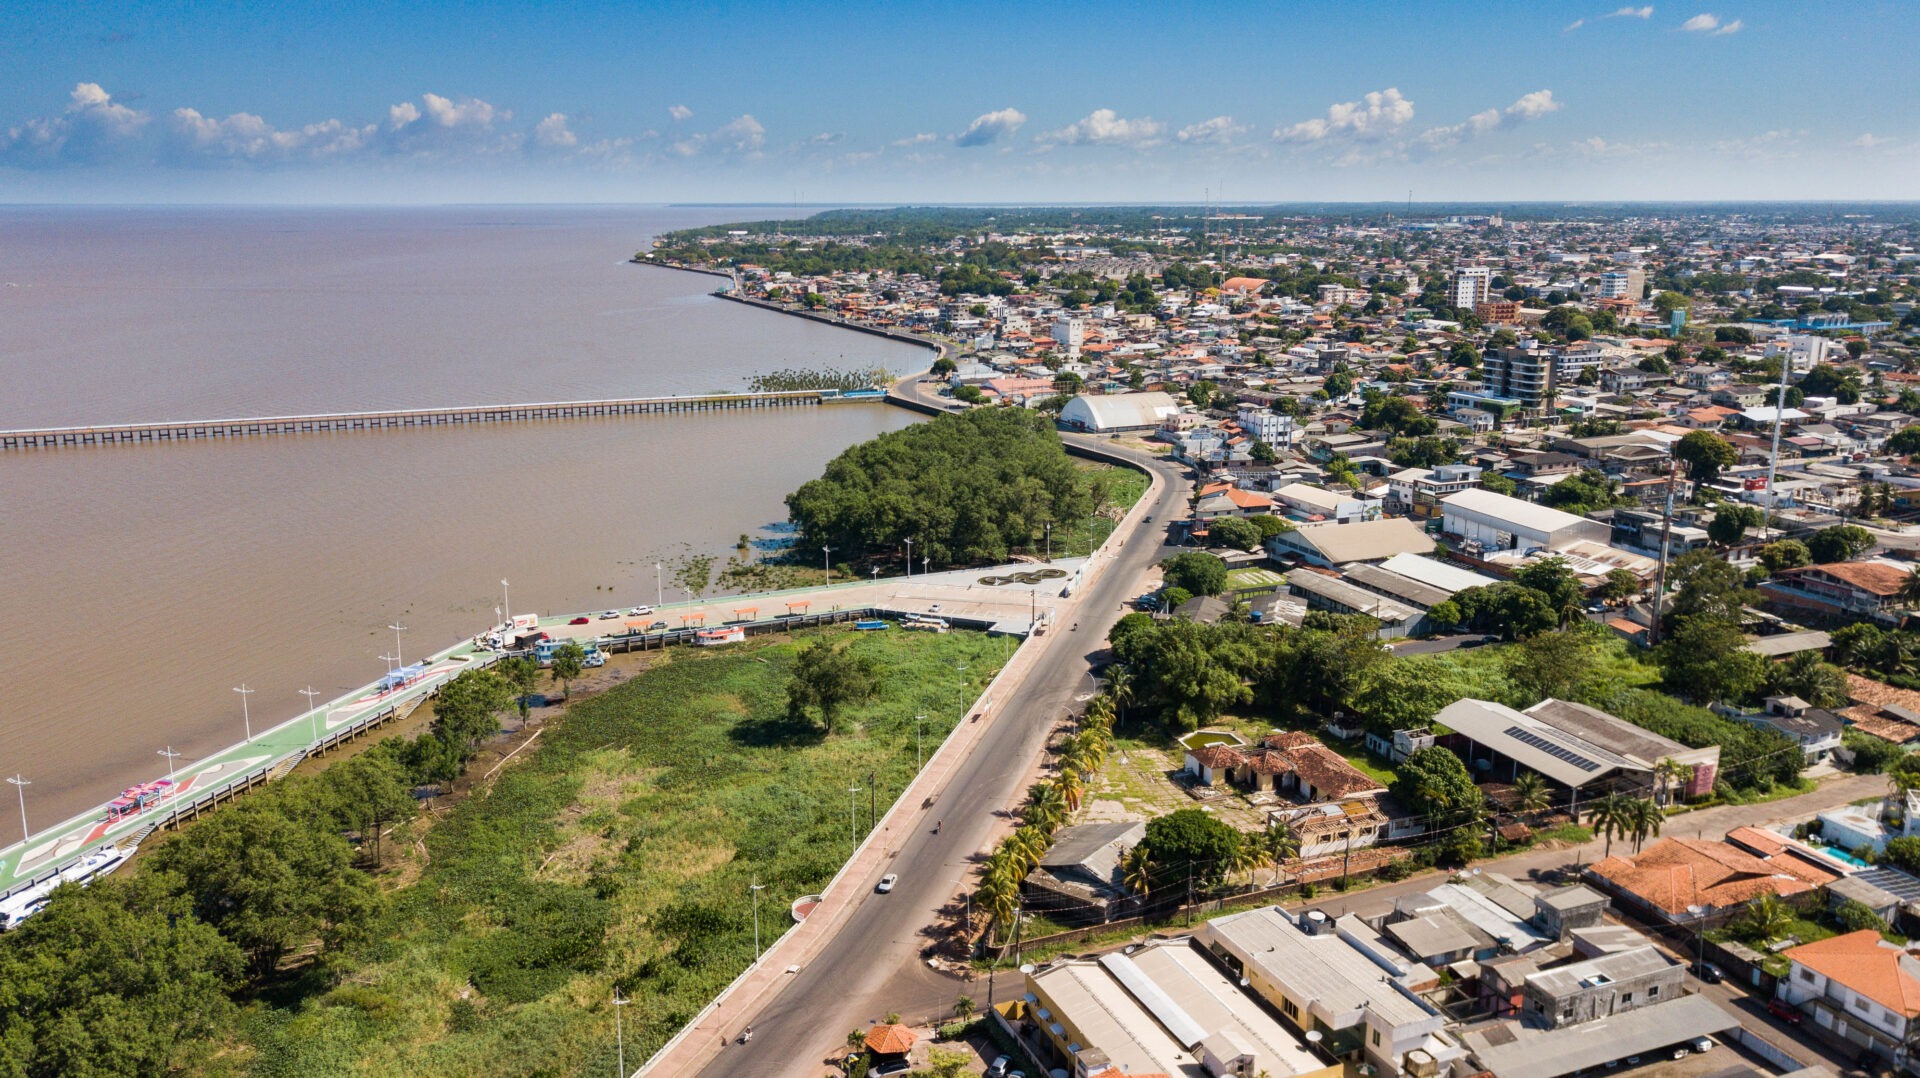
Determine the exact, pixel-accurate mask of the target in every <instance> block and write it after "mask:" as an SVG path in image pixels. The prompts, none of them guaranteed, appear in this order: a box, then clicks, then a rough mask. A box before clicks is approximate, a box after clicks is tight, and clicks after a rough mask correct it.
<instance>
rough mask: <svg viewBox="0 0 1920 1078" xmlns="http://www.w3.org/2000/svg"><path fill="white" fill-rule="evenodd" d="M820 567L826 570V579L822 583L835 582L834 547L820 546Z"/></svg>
mask: <svg viewBox="0 0 1920 1078" xmlns="http://www.w3.org/2000/svg"><path fill="white" fill-rule="evenodd" d="M820 567H821V569H823V570H825V572H826V579H825V580H823V581H821V583H823V584H831V583H833V548H832V547H830V546H823V547H821V548H820Z"/></svg>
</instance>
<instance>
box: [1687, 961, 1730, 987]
mask: <svg viewBox="0 0 1920 1078" xmlns="http://www.w3.org/2000/svg"><path fill="white" fill-rule="evenodd" d="M1693 975H1694V976H1696V977H1698V978H1700V979H1701V980H1703V981H1705V982H1707V983H1708V984H1719V983H1720V982H1721V981H1724V980H1726V979H1727V975H1726V972H1725V971H1724V970H1722V969H1721V968H1720V967H1719V966H1716V965H1714V964H1713V963H1711V962H1702V963H1700V964H1698V965H1696V966H1694V967H1693Z"/></svg>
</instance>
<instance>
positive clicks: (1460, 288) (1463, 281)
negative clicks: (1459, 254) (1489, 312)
mask: <svg viewBox="0 0 1920 1078" xmlns="http://www.w3.org/2000/svg"><path fill="white" fill-rule="evenodd" d="M1492 292H1493V271H1492V270H1490V269H1488V268H1487V267H1485V266H1461V267H1459V268H1458V269H1456V270H1454V271H1453V284H1452V285H1451V286H1450V287H1448V289H1447V301H1448V304H1449V305H1450V306H1453V307H1461V308H1465V309H1466V310H1469V311H1471V310H1473V309H1474V308H1475V307H1477V306H1479V305H1480V304H1482V303H1485V302H1486V301H1487V297H1488V296H1490V295H1491V294H1492Z"/></svg>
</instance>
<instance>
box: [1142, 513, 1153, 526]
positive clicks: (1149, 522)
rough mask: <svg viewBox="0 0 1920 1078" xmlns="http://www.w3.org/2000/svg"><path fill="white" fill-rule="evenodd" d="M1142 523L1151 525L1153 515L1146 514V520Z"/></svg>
mask: <svg viewBox="0 0 1920 1078" xmlns="http://www.w3.org/2000/svg"><path fill="white" fill-rule="evenodd" d="M1144 523H1147V524H1151V523H1153V514H1152V513H1148V514H1147V519H1146V520H1145V521H1144Z"/></svg>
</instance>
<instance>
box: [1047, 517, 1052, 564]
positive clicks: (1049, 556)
mask: <svg viewBox="0 0 1920 1078" xmlns="http://www.w3.org/2000/svg"><path fill="white" fill-rule="evenodd" d="M1047 560H1048V561H1052V560H1053V521H1051V520H1049V521H1047Z"/></svg>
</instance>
